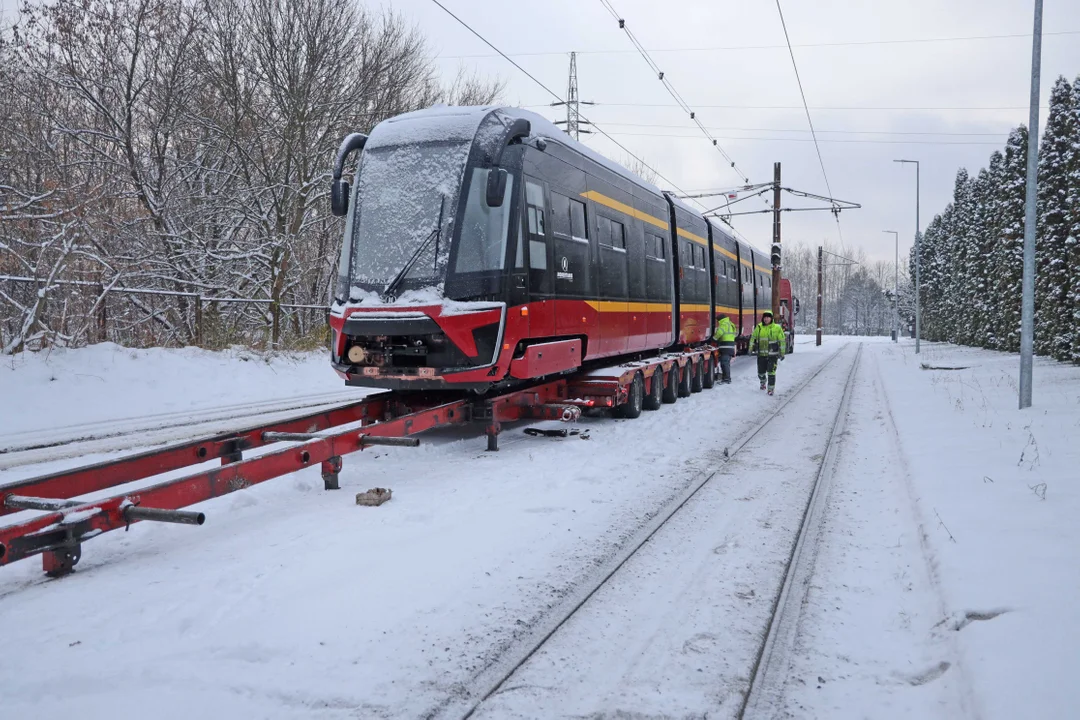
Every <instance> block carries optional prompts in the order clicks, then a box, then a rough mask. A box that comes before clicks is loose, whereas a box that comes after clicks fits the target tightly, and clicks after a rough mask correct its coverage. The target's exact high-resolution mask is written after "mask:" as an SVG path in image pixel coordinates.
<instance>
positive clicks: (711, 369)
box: [701, 355, 716, 390]
mask: <svg viewBox="0 0 1080 720" xmlns="http://www.w3.org/2000/svg"><path fill="white" fill-rule="evenodd" d="M715 384H716V366H715V365H713V357H712V355H706V356H705V377H704V379H703V381H702V385H701V386H702V387H703V388H705V389H706V390H709V389H711V388H712V386H713V385H715Z"/></svg>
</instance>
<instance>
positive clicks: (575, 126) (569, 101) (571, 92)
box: [551, 52, 593, 140]
mask: <svg viewBox="0 0 1080 720" xmlns="http://www.w3.org/2000/svg"><path fill="white" fill-rule="evenodd" d="M592 104H593V103H591V102H582V101H581V100H580V99H579V98H578V79H577V53H576V52H572V53H570V79H569V80H568V81H567V84H566V102H553V103H551V105H552V107H558V106H560V105H565V106H566V120H556V121H555V124H556V125H566V134H567V135H569V136H570V137H572V138H574V139H575V140H579V139H580V136H581V133H586V134H588V133H591V132H592V130H588V129H585V128H583V127H581V126H582V125H588V124H589V122H588V121H587V120H582V119H581V106H582V105H592Z"/></svg>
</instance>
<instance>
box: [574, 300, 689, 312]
mask: <svg viewBox="0 0 1080 720" xmlns="http://www.w3.org/2000/svg"><path fill="white" fill-rule="evenodd" d="M585 304H586V305H588V306H589V307H591V308H592V309H593V310H596V311H597V312H602V313H609V312H671V303H643V302H622V301H618V300H586V301H585Z"/></svg>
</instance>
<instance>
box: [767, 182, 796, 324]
mask: <svg viewBox="0 0 1080 720" xmlns="http://www.w3.org/2000/svg"><path fill="white" fill-rule="evenodd" d="M780 190H781V187H780V163H778V162H777V163H773V203H772V204H773V228H772V311H773V317H774V318H776V319H779V318H780V264H781V262H780ZM788 310H789V312H791V317H790V318H789V321H790V323H791V327H792V328H794V327H795V308H793V307H792V308H788Z"/></svg>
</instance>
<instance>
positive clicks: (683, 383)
mask: <svg viewBox="0 0 1080 720" xmlns="http://www.w3.org/2000/svg"><path fill="white" fill-rule="evenodd" d="M676 367H677V366H676ZM693 369H694V368H693V366H692V365H691V364H689V363H688V364H687V366H686V368H685V370H686V372H682V373H679V397H681V398H684V397H690V373H691V372H692V371H693ZM676 372H678V370H676Z"/></svg>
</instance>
